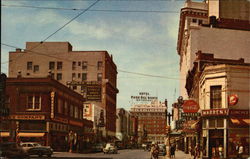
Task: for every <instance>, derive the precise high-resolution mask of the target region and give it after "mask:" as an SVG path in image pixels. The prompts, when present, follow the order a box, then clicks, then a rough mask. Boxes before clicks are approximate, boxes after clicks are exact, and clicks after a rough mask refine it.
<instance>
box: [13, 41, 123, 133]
mask: <svg viewBox="0 0 250 159" xmlns="http://www.w3.org/2000/svg"><path fill="white" fill-rule="evenodd" d="M9 61H10V62H9V77H17V75H18V74H21V76H22V77H45V76H47V74H48V72H49V73H50V74H51V76H52V78H54V79H56V80H58V81H59V82H60V83H62V84H64V85H67V86H68V87H70V88H71V89H73V90H74V91H76V92H78V93H81V94H82V95H83V98H85V99H86V100H85V102H84V111H85V112H86V113H84V116H85V117H86V118H88V119H90V120H92V121H93V122H94V129H96V125H97V123H96V122H98V121H99V118H100V113H101V112H103V114H104V127H103V135H104V136H105V137H108V136H115V131H116V128H115V126H116V95H117V93H118V89H117V83H116V82H117V81H116V80H117V68H116V65H115V63H114V61H113V58H112V55H111V56H110V55H109V54H108V52H107V51H73V49H72V45H71V44H70V43H69V42H43V43H40V42H27V43H26V48H25V49H24V50H21V49H16V51H12V52H10V53H9Z"/></svg>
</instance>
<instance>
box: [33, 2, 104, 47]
mask: <svg viewBox="0 0 250 159" xmlns="http://www.w3.org/2000/svg"><path fill="white" fill-rule="evenodd" d="M99 1H100V0H96V1H95V2H94V3H92V4H91V5H90V6H89V7H87V8H86V9H84V10H83V11H81V12H80V13H79V14H77V15H76V16H75V17H73V18H72V19H70V20H69V21H68V22H67V23H65V24H64V25H63V26H61V27H60V28H59V29H57V30H56V31H54V32H53V33H51V34H50V35H49V36H47V37H46V38H45V39H43V40H42V41H41V42H40V43H39V44H38V45H36V46H34V47H33V48H31V49H30V50H33V49H34V48H37V47H38V46H39V45H40V44H41V43H43V42H45V41H46V40H48V39H49V38H50V37H52V36H53V35H55V34H56V33H57V32H59V31H60V30H62V29H63V28H64V27H66V26H67V25H69V24H70V23H71V22H73V21H74V20H75V19H76V18H78V17H79V16H81V15H82V14H83V13H85V12H86V11H88V10H89V9H90V8H92V7H93V6H94V5H96V4H97V3H98V2H99Z"/></svg>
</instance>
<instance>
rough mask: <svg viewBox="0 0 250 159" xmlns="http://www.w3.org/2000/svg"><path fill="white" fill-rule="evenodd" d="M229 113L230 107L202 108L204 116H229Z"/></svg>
mask: <svg viewBox="0 0 250 159" xmlns="http://www.w3.org/2000/svg"><path fill="white" fill-rule="evenodd" d="M228 113H229V110H228V109H209V110H202V116H227V115H228Z"/></svg>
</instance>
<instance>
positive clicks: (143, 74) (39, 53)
mask: <svg viewBox="0 0 250 159" xmlns="http://www.w3.org/2000/svg"><path fill="white" fill-rule="evenodd" d="M1 45H4V46H7V47H11V48H15V49H20V48H19V47H16V46H13V45H9V44H5V43H1ZM22 50H25V51H27V52H32V53H34V54H38V55H41V56H47V57H52V58H55V59H59V60H64V61H69V62H73V60H69V59H66V58H60V57H59V56H52V55H48V54H45V53H41V52H37V51H32V50H27V49H22ZM10 62H13V61H10ZM88 66H91V67H97V66H96V65H90V64H88ZM117 71H119V72H123V73H128V74H135V75H140V76H145V77H155V78H164V79H172V80H184V79H179V78H174V77H167V76H159V75H151V74H145V73H139V72H130V71H126V70H121V69H117Z"/></svg>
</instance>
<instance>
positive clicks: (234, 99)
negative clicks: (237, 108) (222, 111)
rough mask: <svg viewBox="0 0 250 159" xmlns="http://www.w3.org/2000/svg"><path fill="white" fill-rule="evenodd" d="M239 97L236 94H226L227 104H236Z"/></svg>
mask: <svg viewBox="0 0 250 159" xmlns="http://www.w3.org/2000/svg"><path fill="white" fill-rule="evenodd" d="M238 100H239V97H238V95H237V94H232V95H230V96H228V104H229V105H236V104H237V103H238Z"/></svg>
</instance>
